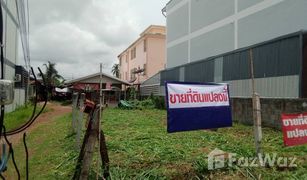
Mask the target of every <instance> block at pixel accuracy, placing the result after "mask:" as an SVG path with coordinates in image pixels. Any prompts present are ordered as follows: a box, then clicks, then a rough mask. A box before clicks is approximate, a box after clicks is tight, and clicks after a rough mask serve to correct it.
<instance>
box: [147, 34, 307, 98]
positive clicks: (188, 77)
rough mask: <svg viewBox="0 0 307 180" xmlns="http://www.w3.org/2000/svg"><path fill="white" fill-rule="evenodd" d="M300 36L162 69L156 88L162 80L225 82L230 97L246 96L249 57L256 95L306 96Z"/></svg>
mask: <svg viewBox="0 0 307 180" xmlns="http://www.w3.org/2000/svg"><path fill="white" fill-rule="evenodd" d="M304 36H305V35H304V33H303V32H297V33H293V34H289V35H286V36H283V37H279V38H277V39H273V40H270V41H266V42H263V43H259V44H256V45H253V46H249V47H246V48H241V49H238V50H235V51H232V52H228V53H224V54H220V55H218V56H214V57H209V58H205V59H202V60H200V61H193V62H190V63H186V64H184V65H180V66H176V67H173V68H168V69H165V70H163V71H162V72H161V76H160V85H161V86H163V85H164V82H165V81H186V82H201V83H204V82H217V83H220V82H226V83H228V84H229V86H230V88H229V89H230V95H231V97H250V96H251V94H252V87H251V57H252V59H253V69H254V77H255V87H256V92H257V93H259V94H260V95H261V97H278V98H299V97H306V96H304V94H303V93H302V91H303V88H302V87H303V85H304V84H306V82H305V81H304V80H303V79H302V74H301V73H302V72H305V71H302V65H303V64H304V63H303V62H302V48H303V47H302V46H303V45H304V46H306V44H307V43H306V44H302V43H303V37H304ZM304 42H305V41H304ZM306 42H307V41H306ZM148 82H149V81H148ZM146 83H147V81H146ZM144 84H145V83H144ZM147 86H148V85H147Z"/></svg>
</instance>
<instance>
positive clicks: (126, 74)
mask: <svg viewBox="0 0 307 180" xmlns="http://www.w3.org/2000/svg"><path fill="white" fill-rule="evenodd" d="M125 76H126V77H125V79H126V80H128V72H125Z"/></svg>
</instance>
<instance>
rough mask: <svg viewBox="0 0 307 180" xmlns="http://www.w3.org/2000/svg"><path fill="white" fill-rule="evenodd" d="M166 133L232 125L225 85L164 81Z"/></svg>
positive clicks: (226, 86)
mask: <svg viewBox="0 0 307 180" xmlns="http://www.w3.org/2000/svg"><path fill="white" fill-rule="evenodd" d="M165 88H166V98H167V100H166V101H167V131H168V132H169V133H172V132H180V131H190V130H198V129H213V128H221V127H230V126H232V117H231V107H230V103H229V91H228V85H227V84H216V83H205V84H201V83H183V82H166V83H165Z"/></svg>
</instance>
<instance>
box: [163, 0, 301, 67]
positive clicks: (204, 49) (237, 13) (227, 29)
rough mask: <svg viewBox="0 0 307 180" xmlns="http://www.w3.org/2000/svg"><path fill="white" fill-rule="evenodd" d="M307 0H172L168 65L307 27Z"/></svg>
mask: <svg viewBox="0 0 307 180" xmlns="http://www.w3.org/2000/svg"><path fill="white" fill-rule="evenodd" d="M306 9H307V1H305V0H295V1H293V0H215V1H211V0H171V1H170V2H169V3H168V4H167V5H166V14H167V63H166V66H167V68H172V67H175V66H178V65H181V64H186V63H189V62H193V61H198V60H201V59H205V58H207V57H211V56H216V55H219V54H223V53H225V52H229V51H233V50H236V49H239V48H244V47H247V46H250V45H253V44H257V43H261V42H264V41H267V40H270V39H273V38H276V37H279V36H283V35H286V34H290V33H294V32H297V31H300V30H302V29H307V21H306V20H305V18H304V17H306V15H307V11H306Z"/></svg>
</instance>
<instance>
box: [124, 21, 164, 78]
mask: <svg viewBox="0 0 307 180" xmlns="http://www.w3.org/2000/svg"><path fill="white" fill-rule="evenodd" d="M144 46H145V47H144ZM165 46H166V44H165V27H163V26H154V25H153V26H149V27H148V28H147V29H146V30H145V31H144V32H142V33H141V34H140V37H139V38H138V39H137V40H136V41H135V42H134V43H132V44H131V45H130V46H129V47H128V48H127V49H126V50H125V51H123V52H122V53H121V54H120V55H119V56H118V58H119V60H120V61H121V62H120V78H121V79H122V80H126V81H132V80H134V79H135V78H136V80H135V81H134V82H133V83H135V84H139V83H142V82H144V81H145V80H146V79H148V78H149V77H151V76H153V75H154V74H156V73H157V72H159V71H160V70H161V69H164V67H165ZM134 48H135V50H136V56H135V57H134V56H133V57H132V54H134ZM127 55H128V56H127ZM127 57H128V59H127ZM126 59H127V60H126ZM134 69H145V72H141V73H137V74H133V73H132V71H133V70H134ZM133 76H135V77H133Z"/></svg>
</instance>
